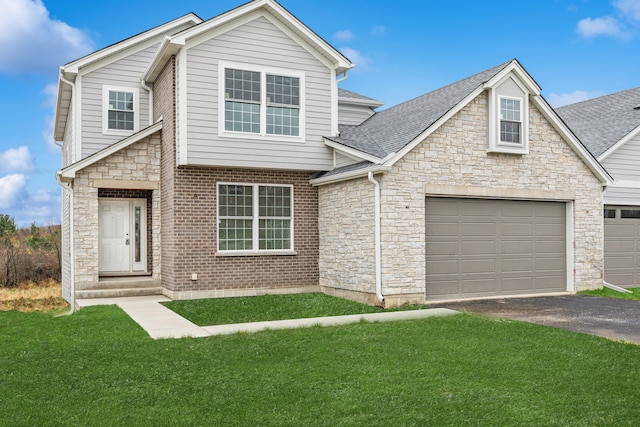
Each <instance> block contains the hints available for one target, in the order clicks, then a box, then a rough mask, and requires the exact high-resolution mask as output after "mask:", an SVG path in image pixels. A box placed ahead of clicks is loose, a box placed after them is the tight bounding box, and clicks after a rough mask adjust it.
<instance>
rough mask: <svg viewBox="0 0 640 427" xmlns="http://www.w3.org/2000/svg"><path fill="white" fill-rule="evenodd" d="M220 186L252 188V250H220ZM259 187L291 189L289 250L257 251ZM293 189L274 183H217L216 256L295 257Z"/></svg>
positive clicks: (291, 186) (289, 185) (287, 185)
mask: <svg viewBox="0 0 640 427" xmlns="http://www.w3.org/2000/svg"><path fill="white" fill-rule="evenodd" d="M221 185H240V186H251V187H253V215H252V218H251V220H252V227H253V232H252V234H253V249H252V250H220V249H219V248H220V232H219V229H220V203H219V197H220V186H221ZM259 187H288V188H289V189H291V233H290V235H291V248H290V249H259V242H258V240H259V238H260V236H259V235H260V232H259V224H260V221H259V219H260V215H259V214H260V205H259V203H260V199H259V197H260V193H259V191H258V188H259ZM294 197H295V195H294V188H293V185H291V184H274V183H253V182H219V183H217V185H216V256H236V255H295V254H296V251H295V240H294V234H295V233H294V230H295V224H294V218H295V213H294V206H295V202H294V201H295V198H294Z"/></svg>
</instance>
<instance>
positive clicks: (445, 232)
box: [427, 222, 459, 237]
mask: <svg viewBox="0 0 640 427" xmlns="http://www.w3.org/2000/svg"><path fill="white" fill-rule="evenodd" d="M458 226H459V224H458V223H451V222H436V223H431V224H427V234H428V235H430V236H436V237H437V236H457V235H458Z"/></svg>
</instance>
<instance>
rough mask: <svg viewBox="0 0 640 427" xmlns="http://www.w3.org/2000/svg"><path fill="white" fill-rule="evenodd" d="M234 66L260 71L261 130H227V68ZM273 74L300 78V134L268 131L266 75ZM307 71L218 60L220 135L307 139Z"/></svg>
mask: <svg viewBox="0 0 640 427" xmlns="http://www.w3.org/2000/svg"><path fill="white" fill-rule="evenodd" d="M227 68H233V69H236V70H245V71H254V72H258V73H260V89H261V90H260V98H261V99H260V132H259V133H250V132H233V131H228V130H225V125H224V122H225V114H224V113H225V96H224V93H225V86H224V85H225V78H224V76H225V69H227ZM267 74H273V75H277V76H286V77H297V78H298V79H300V108H299V110H298V111H299V113H298V115H299V123H298V129H299V134H298V135H296V136H290V135H272V134H268V133H267V91H266V87H267V85H266V78H267V77H266V76H267ZM305 87H306V81H305V73H304V71H299V70H290V69H284V68H271V67H262V66H257V65H252V64H243V63H239V62H228V61H218V94H219V96H218V135H219V136H221V137H226V138H240V139H259V140H263V141H295V142H302V141H304V140H305V122H306V120H305V118H306V108H305V105H306V102H305V98H306V96H305V92H306V91H305Z"/></svg>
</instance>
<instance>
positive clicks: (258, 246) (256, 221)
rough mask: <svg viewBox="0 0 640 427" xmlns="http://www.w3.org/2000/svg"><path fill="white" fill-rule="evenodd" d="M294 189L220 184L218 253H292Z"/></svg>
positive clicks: (288, 187) (278, 186)
mask: <svg viewBox="0 0 640 427" xmlns="http://www.w3.org/2000/svg"><path fill="white" fill-rule="evenodd" d="M292 227H293V188H292V187H291V186H286V185H262V184H219V185H218V250H219V251H220V252H230V251H240V252H263V251H265V252H266V251H291V250H293V228H292Z"/></svg>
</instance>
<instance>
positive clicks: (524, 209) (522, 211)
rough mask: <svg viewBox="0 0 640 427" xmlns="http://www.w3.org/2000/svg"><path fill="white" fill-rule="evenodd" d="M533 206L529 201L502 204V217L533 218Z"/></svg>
mask: <svg viewBox="0 0 640 427" xmlns="http://www.w3.org/2000/svg"><path fill="white" fill-rule="evenodd" d="M533 209H534V208H533V206H531V205H530V204H528V203H520V202H515V201H514V202H512V203H509V204H505V205H503V206H502V217H503V218H509V217H521V218H531V217H532V216H533Z"/></svg>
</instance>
